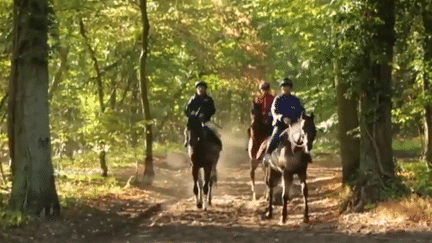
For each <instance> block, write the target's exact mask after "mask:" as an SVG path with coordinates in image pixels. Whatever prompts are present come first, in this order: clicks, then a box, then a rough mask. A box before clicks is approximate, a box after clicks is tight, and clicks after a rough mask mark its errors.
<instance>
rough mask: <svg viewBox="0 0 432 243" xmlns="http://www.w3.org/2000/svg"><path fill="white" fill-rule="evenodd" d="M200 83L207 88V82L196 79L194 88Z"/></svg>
mask: <svg viewBox="0 0 432 243" xmlns="http://www.w3.org/2000/svg"><path fill="white" fill-rule="evenodd" d="M200 85H202V86H204V88H206V89H207V83H206V82H204V81H202V80H198V81H197V82H196V83H195V88H197V87H198V86H200Z"/></svg>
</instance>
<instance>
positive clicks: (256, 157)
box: [248, 104, 271, 200]
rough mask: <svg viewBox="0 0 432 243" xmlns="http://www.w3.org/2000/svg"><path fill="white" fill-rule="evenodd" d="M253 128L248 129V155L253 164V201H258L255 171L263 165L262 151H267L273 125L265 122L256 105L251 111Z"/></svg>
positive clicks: (251, 174)
mask: <svg viewBox="0 0 432 243" xmlns="http://www.w3.org/2000/svg"><path fill="white" fill-rule="evenodd" d="M250 115H251V126H250V127H249V129H248V135H249V144H248V155H249V160H250V164H251V168H250V178H251V189H252V199H253V200H255V199H256V193H255V170H256V168H258V165H259V164H260V163H261V160H260V157H261V154H262V151H263V150H264V149H265V145H266V142H265V141H266V139H267V138H268V137H269V129H270V130H271V124H266V123H264V122H263V119H262V113H261V111H260V109H259V106H258V105H256V104H254V107H253V108H252V110H251V114H250Z"/></svg>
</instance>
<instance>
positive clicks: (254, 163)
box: [250, 159, 259, 200]
mask: <svg viewBox="0 0 432 243" xmlns="http://www.w3.org/2000/svg"><path fill="white" fill-rule="evenodd" d="M250 163H251V169H250V178H251V190H252V200H255V199H256V193H255V170H256V168H257V167H258V165H259V161H258V160H257V159H250Z"/></svg>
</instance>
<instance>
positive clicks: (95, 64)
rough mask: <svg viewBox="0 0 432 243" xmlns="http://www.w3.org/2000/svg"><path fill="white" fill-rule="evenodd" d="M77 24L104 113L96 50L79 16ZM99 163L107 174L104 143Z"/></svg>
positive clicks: (104, 174) (103, 174)
mask: <svg viewBox="0 0 432 243" xmlns="http://www.w3.org/2000/svg"><path fill="white" fill-rule="evenodd" d="M79 25H80V33H81V36H82V37H83V38H84V42H85V44H86V46H87V49H88V50H89V52H90V58H91V59H92V61H93V67H94V69H95V72H96V84H97V90H98V95H99V106H100V111H101V113H104V112H105V103H104V91H103V83H102V72H101V69H100V67H99V62H98V59H97V57H96V52H95V50H94V49H93V47H92V46H91V44H90V40H89V38H88V37H87V34H86V31H85V27H84V22H83V20H82V19H81V18H80V19H79ZM99 144H104V142H99ZM99 164H100V166H101V168H102V176H104V177H106V176H107V175H108V167H107V165H106V152H105V145H103V149H102V151H101V152H100V153H99Z"/></svg>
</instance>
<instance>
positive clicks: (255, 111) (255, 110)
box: [250, 103, 262, 124]
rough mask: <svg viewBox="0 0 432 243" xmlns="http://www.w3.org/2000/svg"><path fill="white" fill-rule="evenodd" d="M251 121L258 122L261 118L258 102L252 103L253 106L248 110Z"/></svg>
mask: <svg viewBox="0 0 432 243" xmlns="http://www.w3.org/2000/svg"><path fill="white" fill-rule="evenodd" d="M250 117H251V123H252V124H253V123H256V122H260V121H261V120H262V114H261V109H260V106H259V105H258V104H255V103H254V104H253V107H252V109H251V112H250Z"/></svg>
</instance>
